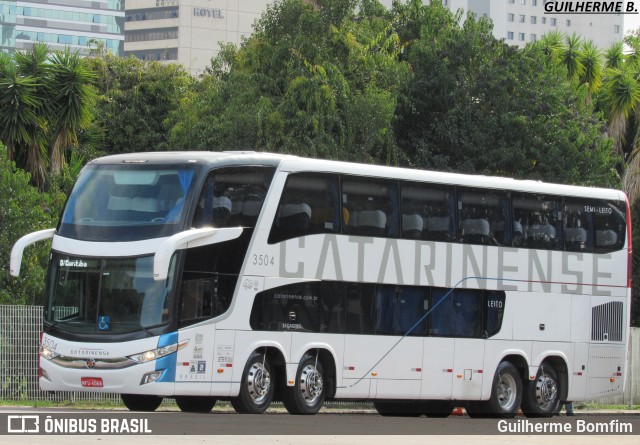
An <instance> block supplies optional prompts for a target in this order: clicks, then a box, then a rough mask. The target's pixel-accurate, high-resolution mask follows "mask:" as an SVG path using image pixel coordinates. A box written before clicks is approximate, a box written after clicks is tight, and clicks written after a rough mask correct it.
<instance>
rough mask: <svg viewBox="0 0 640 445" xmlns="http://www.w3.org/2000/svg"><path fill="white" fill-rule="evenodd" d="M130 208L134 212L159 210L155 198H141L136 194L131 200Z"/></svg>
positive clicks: (154, 211)
mask: <svg viewBox="0 0 640 445" xmlns="http://www.w3.org/2000/svg"><path fill="white" fill-rule="evenodd" d="M131 210H133V211H136V212H145V213H156V212H158V211H159V210H160V206H159V205H158V200H157V199H155V198H142V197H140V196H136V197H134V198H133V199H132V200H131Z"/></svg>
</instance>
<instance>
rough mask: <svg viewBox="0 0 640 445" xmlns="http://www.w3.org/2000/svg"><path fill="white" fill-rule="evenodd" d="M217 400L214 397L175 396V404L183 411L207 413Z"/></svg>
mask: <svg viewBox="0 0 640 445" xmlns="http://www.w3.org/2000/svg"><path fill="white" fill-rule="evenodd" d="M217 401H218V399H216V398H215V397H200V396H176V405H178V408H180V411H182V412H184V413H208V412H210V411H211V410H212V409H213V407H214V406H215V405H216V402H217Z"/></svg>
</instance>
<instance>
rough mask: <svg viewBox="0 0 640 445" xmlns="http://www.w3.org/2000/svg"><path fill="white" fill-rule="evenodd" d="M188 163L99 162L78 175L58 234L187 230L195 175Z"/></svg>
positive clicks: (120, 237) (144, 235) (145, 234)
mask: <svg viewBox="0 0 640 445" xmlns="http://www.w3.org/2000/svg"><path fill="white" fill-rule="evenodd" d="M196 173H197V172H196V167H195V166H188V165H179V166H177V165H166V166H165V165H162V166H158V165H153V166H147V165H126V166H125V165H94V166H90V167H88V168H87V169H85V170H84V171H83V172H82V174H81V175H80V177H79V178H78V180H77V182H76V185H75V187H74V188H73V191H72V192H71V195H70V196H69V200H68V201H67V205H66V207H65V210H64V213H63V215H62V221H61V224H60V229H59V234H60V235H61V236H64V237H68V238H75V239H81V240H86V241H134V240H142V239H151V238H159V237H165V236H170V235H173V234H174V233H177V232H179V231H180V230H182V227H183V225H184V223H183V222H184V218H185V217H184V215H185V213H186V212H185V206H186V205H188V202H187V201H188V197H189V195H190V190H191V189H192V187H193V183H194V178H195V177H196Z"/></svg>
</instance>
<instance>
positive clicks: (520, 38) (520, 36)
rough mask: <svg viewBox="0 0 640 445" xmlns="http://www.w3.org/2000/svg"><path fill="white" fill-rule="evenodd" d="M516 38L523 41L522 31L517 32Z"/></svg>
mask: <svg viewBox="0 0 640 445" xmlns="http://www.w3.org/2000/svg"><path fill="white" fill-rule="evenodd" d="M518 40H520V41H521V42H524V33H523V32H519V33H518Z"/></svg>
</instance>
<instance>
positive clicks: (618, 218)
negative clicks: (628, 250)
mask: <svg viewBox="0 0 640 445" xmlns="http://www.w3.org/2000/svg"><path fill="white" fill-rule="evenodd" d="M564 209H565V226H564V236H565V249H566V250H569V251H576V252H612V251H614V250H619V249H621V248H622V247H623V246H624V242H625V234H626V222H625V211H624V210H623V208H622V207H621V206H619V205H616V204H614V203H610V202H606V201H599V200H586V199H585V200H577V199H571V200H569V199H567V202H566V203H565V207H564Z"/></svg>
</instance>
